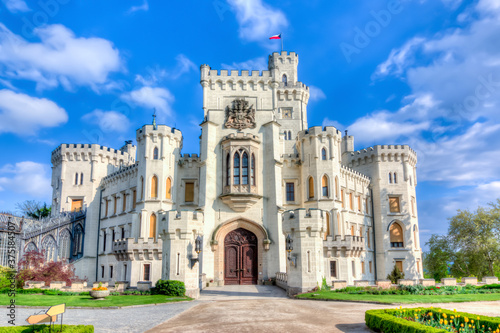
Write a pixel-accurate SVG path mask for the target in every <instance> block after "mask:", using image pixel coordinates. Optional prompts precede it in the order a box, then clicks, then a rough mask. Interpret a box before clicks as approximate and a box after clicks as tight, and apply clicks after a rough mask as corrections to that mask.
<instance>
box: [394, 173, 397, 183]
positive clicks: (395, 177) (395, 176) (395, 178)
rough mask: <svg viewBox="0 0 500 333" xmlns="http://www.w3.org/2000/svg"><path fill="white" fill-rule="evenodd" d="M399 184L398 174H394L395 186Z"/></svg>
mask: <svg viewBox="0 0 500 333" xmlns="http://www.w3.org/2000/svg"><path fill="white" fill-rule="evenodd" d="M397 183H398V178H397V174H396V173H395V172H394V184H397Z"/></svg>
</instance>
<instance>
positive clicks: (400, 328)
mask: <svg viewBox="0 0 500 333" xmlns="http://www.w3.org/2000/svg"><path fill="white" fill-rule="evenodd" d="M365 322H366V326H368V327H369V328H370V329H372V330H374V331H376V332H384V333H399V332H408V333H447V332H454V333H486V332H490V333H491V332H495V333H499V332H500V318H493V317H486V316H478V315H475V314H470V313H465V312H457V311H456V310H453V311H450V310H444V309H439V308H433V307H430V308H408V309H403V308H399V309H382V310H369V311H366V313H365Z"/></svg>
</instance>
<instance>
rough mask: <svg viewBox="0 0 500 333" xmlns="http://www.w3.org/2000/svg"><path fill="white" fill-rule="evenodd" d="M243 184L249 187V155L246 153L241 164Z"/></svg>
mask: <svg viewBox="0 0 500 333" xmlns="http://www.w3.org/2000/svg"><path fill="white" fill-rule="evenodd" d="M241 184H243V185H248V155H247V153H246V152H244V153H243V157H242V163H241Z"/></svg>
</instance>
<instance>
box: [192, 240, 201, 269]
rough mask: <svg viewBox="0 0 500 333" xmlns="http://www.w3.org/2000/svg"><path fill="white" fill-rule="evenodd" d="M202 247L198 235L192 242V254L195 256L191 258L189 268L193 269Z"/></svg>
mask: <svg viewBox="0 0 500 333" xmlns="http://www.w3.org/2000/svg"><path fill="white" fill-rule="evenodd" d="M202 247H203V241H202V239H201V237H200V236H199V235H198V237H196V240H195V241H194V252H196V256H194V257H191V268H193V267H194V265H195V264H196V263H197V262H198V261H199V259H200V257H199V255H200V253H201V251H202Z"/></svg>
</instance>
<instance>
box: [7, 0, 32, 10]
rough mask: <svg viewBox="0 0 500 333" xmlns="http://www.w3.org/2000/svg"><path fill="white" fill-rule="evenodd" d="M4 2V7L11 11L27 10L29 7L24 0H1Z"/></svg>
mask: <svg viewBox="0 0 500 333" xmlns="http://www.w3.org/2000/svg"><path fill="white" fill-rule="evenodd" d="M2 1H3V3H4V4H5V7H7V9H8V10H9V11H10V12H12V13H17V12H29V11H30V10H31V9H30V8H29V7H28V5H27V4H26V2H24V0H2Z"/></svg>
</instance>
